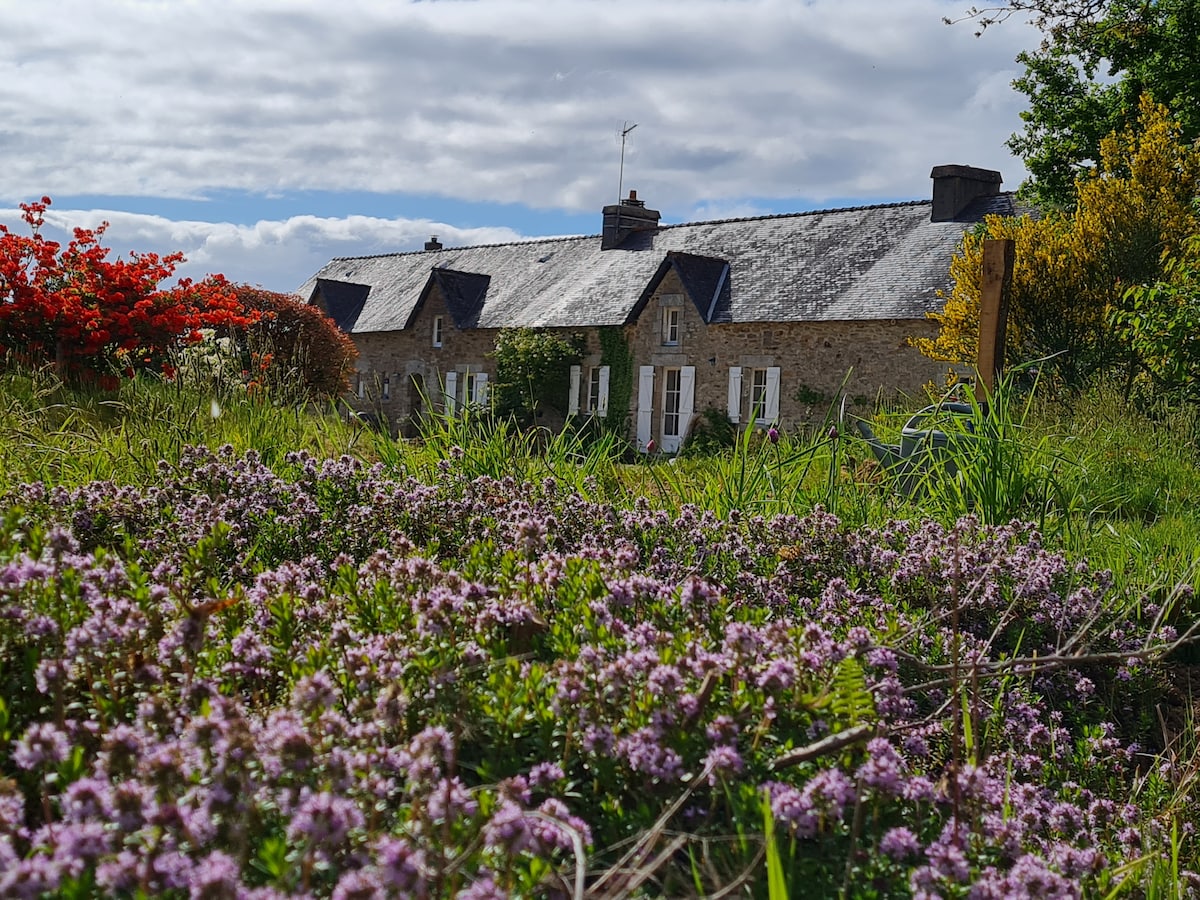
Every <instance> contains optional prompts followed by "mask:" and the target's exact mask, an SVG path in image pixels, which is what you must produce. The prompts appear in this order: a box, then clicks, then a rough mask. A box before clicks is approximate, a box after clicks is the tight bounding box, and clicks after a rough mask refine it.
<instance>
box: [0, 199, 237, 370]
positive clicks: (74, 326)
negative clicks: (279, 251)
mask: <svg viewBox="0 0 1200 900" xmlns="http://www.w3.org/2000/svg"><path fill="white" fill-rule="evenodd" d="M49 205H50V198H49V197H43V198H42V199H41V200H40V201H39V202H36V203H22V204H21V210H22V213H23V216H22V217H23V218H24V220H25V222H26V224H28V225H29V227H30V230H31V231H32V234H31V235H29V236H23V235H18V234H14V233H13V232H12V231H10V230H9V229H8V228H7V227H6V226H4V225H0V348H3V350H4V351H5V352H7V353H10V354H14V355H16V356H19V357H21V358H24V359H26V360H27V361H29V362H31V363H34V364H41V363H47V362H52V363H54V364H56V366H57V367H58V369H59V371H60V372H61V373H62V374H63V375H64V376H66V377H71V378H75V379H80V380H98V381H100V383H101V384H105V385H108V386H115V381H116V377H117V376H118V375H119V374H124V375H127V376H132V375H133V373H134V372H135V371H147V370H150V371H160V372H164V373H166V374H168V375H170V374H171V364H170V354H171V352H172V351H173V350H175V349H177V348H178V347H180V346H182V345H186V344H190V343H194V342H195V341H198V340H199V339H200V331H199V329H201V328H205V327H209V328H225V327H246V326H249V325H250V324H252V322H253V321H254V320H255V318H256V314H249V315H248V314H247V312H246V311H245V310H244V309H243V308H242V306H241V304H240V303H239V302H238V300H237V297H236V295H235V294H234V292H233V290H232V289H231V287H230V285H229V284H228V283H227V282H226V281H225V279H224V278H223V277H222V276H220V275H215V276H210V277H209V278H206V279H205V280H204V281H201V282H193V281H191V280H190V279H186V278H184V279H180V280H179V282H178V283H177V284H176V285H175V286H174V287H171V288H166V289H163V288H160V287H159V285H160V284H161V283H162V282H163V281H165V280H166V279H167V278H169V277H170V276H171V275H172V274H173V273H174V271H175V267H176V266H177V265H179V263H181V262H182V261H183V255H182V254H180V253H172V254H169V255H167V256H162V257H160V256H158V255H157V254H155V253H131V254H130V255H129V258H128V259H117V260H110V259H109V258H108V257H109V253H110V251H109V249H108V248H106V247H104V246H102V245H101V243H100V238H101V237H102V236H103V234H104V231H105V228H106V227H107V223H105V224H104V225H101V226H100V227H99V228H96V229H85V228H76V229H75V232H74V237H73V239H72V240H71V242H70V243H69V244H67V246H66V247H63V246H62V245H61V244H59V243H57V242H55V241H51V240H47V239H46V238H45V237H43V236H42V234H41V229H42V224H43V222H44V218H45V212H46V208H47V207H48V206H49Z"/></svg>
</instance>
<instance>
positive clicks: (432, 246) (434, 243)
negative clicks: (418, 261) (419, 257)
mask: <svg viewBox="0 0 1200 900" xmlns="http://www.w3.org/2000/svg"><path fill="white" fill-rule="evenodd" d="M425 249H426V250H441V249H442V242H441V241H439V240H438V239H437V235H436V234H434V235H430V237H429V240H427V241H426V242H425Z"/></svg>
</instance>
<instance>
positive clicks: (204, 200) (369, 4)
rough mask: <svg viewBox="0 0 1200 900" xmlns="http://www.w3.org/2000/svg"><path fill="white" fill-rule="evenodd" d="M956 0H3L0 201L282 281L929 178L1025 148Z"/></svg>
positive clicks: (1007, 163)
mask: <svg viewBox="0 0 1200 900" xmlns="http://www.w3.org/2000/svg"><path fill="white" fill-rule="evenodd" d="M969 5H970V3H969V2H968V0H435V2H411V3H410V2H402V0H337V2H330V0H46V2H40V3H33V2H29V0H0V35H3V40H0V222H6V223H8V224H10V225H12V224H14V223H15V222H17V221H18V216H19V211H18V210H17V205H18V204H19V203H21V202H24V201H29V200H33V199H36V198H40V197H41V196H43V195H49V196H50V197H51V198H52V199H53V206H52V207H51V211H50V214H49V216H48V218H47V221H48V224H49V225H50V226H51V227H50V228H48V229H47V233H48V234H50V235H52V236H54V237H56V238H58V237H60V236H61V235H62V234H63V233H64V232H60V231H58V230H57V229H59V228H70V227H74V226H85V227H91V226H94V225H96V224H98V223H99V222H101V221H108V222H109V223H110V226H109V230H108V232H107V235H106V238H105V244H106V245H107V246H110V247H111V248H112V249H113V251H114V253H116V254H126V253H128V252H130V251H135V250H136V251H155V252H160V253H164V252H170V251H173V250H181V251H183V252H184V253H185V254H186V255H187V257H188V263H187V264H186V265H185V266H184V267H182V268H181V269H180V273H181V274H185V275H189V276H192V277H199V276H200V275H203V274H204V273H207V272H222V273H223V274H225V275H226V277H228V278H230V279H231V280H233V281H239V282H248V283H251V284H261V285H262V286H264V287H266V288H270V289H272V290H280V291H290V290H293V289H295V288H296V287H298V286H299V285H300V284H301V283H303V282H304V281H305V279H307V278H308V276H309V275H311V274H312V273H313V272H314V271H316V270H317V269H318V268H319V267H320V266H321V265H322V264H323V263H324V262H326V261H327V260H328V259H330V258H331V257H334V256H355V255H363V254H371V253H385V252H392V251H401V250H411V249H418V248H420V246H421V245H422V243H423V242H424V241H425V240H426V239H427V238H428V237H429V236H430V235H431V234H437V235H438V236H439V237H440V239H441V240H442V242H443V243H444V244H446V245H447V246H457V245H463V244H475V243H493V242H497V241H509V240H515V239H519V238H521V237H527V236H538V235H555V234H595V233H598V232H599V230H600V208H601V206H603V205H604V204H605V203H612V202H614V201H615V199H616V197H617V195H618V178H619V170H620V150H621V140H620V133H621V130H622V128H623V127H624V126H632V125H634V124H636V126H637V127H636V128H635V129H634V130H632V131H630V132H629V135H628V139H627V145H626V151H625V164H624V188H625V191H626V192H627V191H628V189H630V188H635V189H636V190H637V191H638V195H639V197H641V198H642V199H644V200H645V201H646V202H647V205H648V206H651V207H653V208H656V209H659V210H661V211H662V214H663V221H664V222H684V221H696V220H701V219H713V218H728V217H734V216H744V215H761V214H767V213H776V212H795V211H800V210H807V209H818V208H831V207H838V206H854V205H860V204H868V203H879V202H892V201H897V200H912V199H919V198H924V197H926V196H928V193H929V190H930V182H929V171H930V169H931V168H932V167H933V166H935V165H940V164H944V163H965V164H969V165H976V166H982V167H985V168H991V169H998V170H1000V171H1001V172H1002V173H1003V176H1004V182H1005V187H1006V188H1015V187H1017V186H1018V184H1019V183H1020V181H1021V180H1022V178H1023V177H1024V176H1025V172H1024V170H1023V169H1022V167H1021V164H1020V161H1019V160H1017V159H1014V158H1013V157H1012V156H1011V155H1010V154H1009V153H1008V151H1007V149H1006V148H1005V147H1004V141H1005V139H1006V138H1007V137H1008V135H1009V134H1011V133H1012V132H1014V131H1016V130H1018V129H1019V128H1020V119H1019V112H1020V110H1021V109H1022V108H1023V105H1024V104H1023V102H1022V101H1023V100H1024V98H1023V96H1021V95H1019V94H1017V93H1015V92H1014V91H1013V89H1012V87H1011V82H1012V79H1013V78H1014V77H1016V76H1017V75H1018V74H1020V72H1019V67H1018V66H1017V65H1016V63H1015V62H1014V57H1015V56H1016V54H1017V53H1018V52H1019V51H1020V50H1021V49H1024V48H1026V47H1031V46H1033V45H1034V44H1035V43H1036V41H1037V35H1036V33H1035V32H1033V31H1032V30H1030V29H1029V28H1028V27H1027V26H1025V25H1023V24H1021V23H1019V22H1017V21H1015V20H1010V21H1009V22H1007V23H1005V24H1004V25H1003V26H1000V27H997V28H994V29H989V30H988V32H987V33H986V34H985V35H984V36H983V37H981V38H976V37H975V36H974V29H973V28H972V27H971V25H970V23H964V24H958V25H954V26H947V25H945V24H943V21H942V19H943V17H945V16H950V17H958V16H960V15H961V14H962V13H963V12H964V11H965V9H966V8H967V7H968V6H969Z"/></svg>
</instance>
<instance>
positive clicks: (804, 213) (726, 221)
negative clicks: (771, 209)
mask: <svg viewBox="0 0 1200 900" xmlns="http://www.w3.org/2000/svg"><path fill="white" fill-rule="evenodd" d="M932 203H933V201H932V200H898V201H896V202H894V203H867V204H863V205H862V206H835V207H831V208H828V209H805V210H801V211H800V212H790V213H764V214H763V215H761V216H738V217H735V218H732V219H704V220H701V221H698V222H677V223H675V224H674V225H659V226H658V230H659V231H663V230H665V229H667V228H687V227H689V226H691V225H726V224H729V223H731V222H761V221H763V220H764V219H797V218H800V217H801V216H820V215H825V214H826V213H841V212H858V211H860V210H864V209H897V208H899V207H902V206H930V205H932Z"/></svg>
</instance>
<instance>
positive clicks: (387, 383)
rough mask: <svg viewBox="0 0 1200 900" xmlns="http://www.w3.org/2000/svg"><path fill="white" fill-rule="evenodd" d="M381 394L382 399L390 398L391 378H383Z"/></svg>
mask: <svg viewBox="0 0 1200 900" xmlns="http://www.w3.org/2000/svg"><path fill="white" fill-rule="evenodd" d="M382 395H383V399H384V400H391V399H392V379H390V378H388V377H386V376H384V379H383V386H382Z"/></svg>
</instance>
